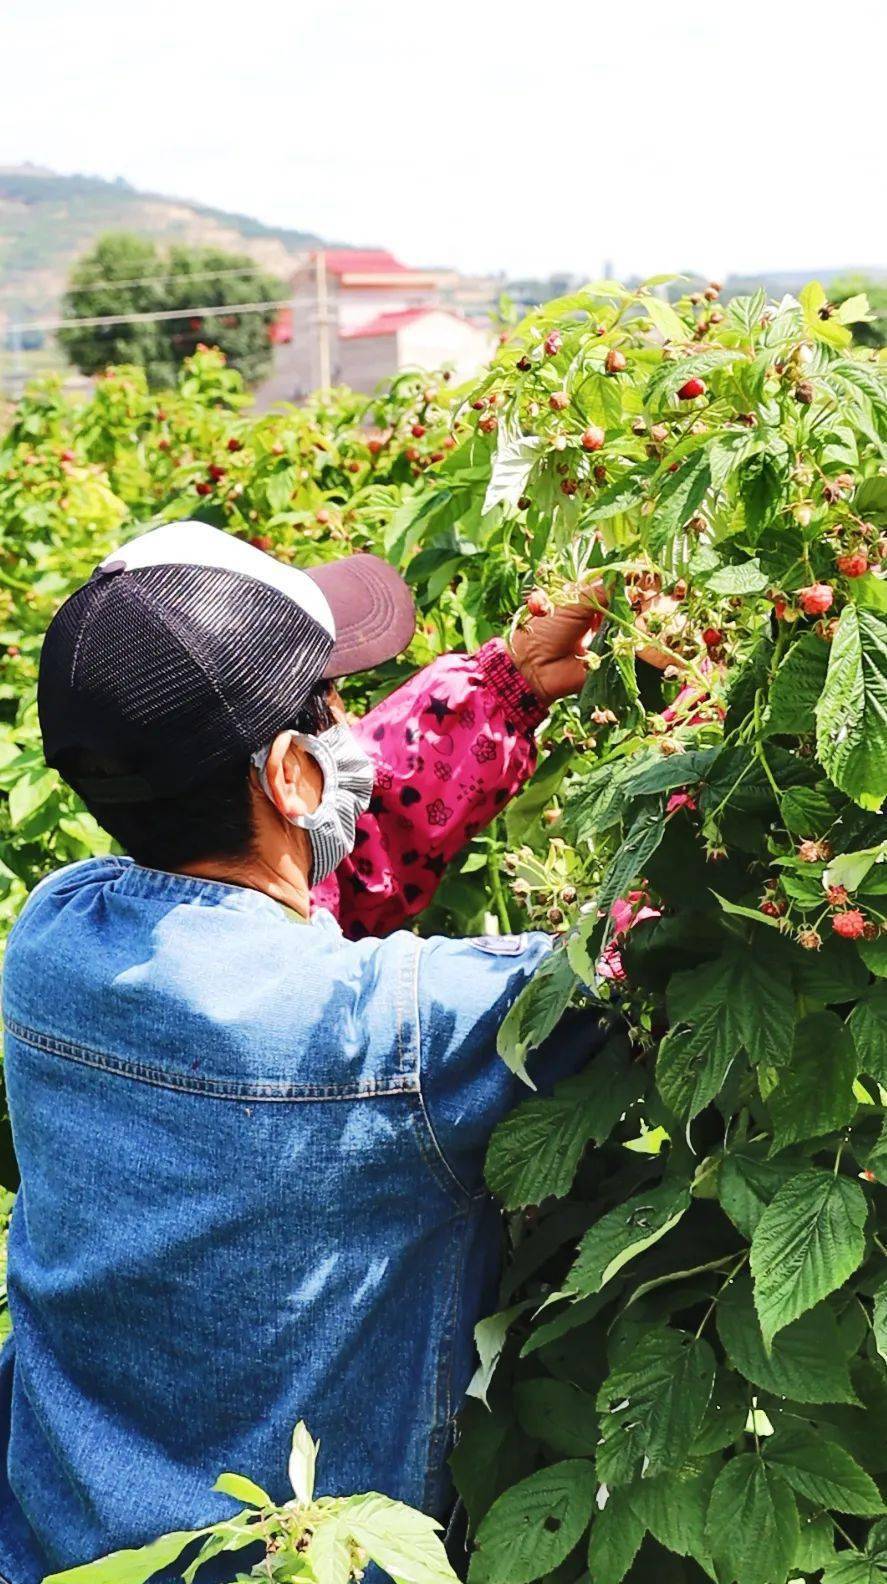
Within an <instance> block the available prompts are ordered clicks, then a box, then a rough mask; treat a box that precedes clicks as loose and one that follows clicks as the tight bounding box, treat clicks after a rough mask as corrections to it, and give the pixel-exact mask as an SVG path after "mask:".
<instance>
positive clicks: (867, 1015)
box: [847, 984, 887, 1087]
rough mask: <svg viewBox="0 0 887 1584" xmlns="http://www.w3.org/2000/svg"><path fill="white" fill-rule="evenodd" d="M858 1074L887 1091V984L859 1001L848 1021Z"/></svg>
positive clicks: (867, 993)
mask: <svg viewBox="0 0 887 1584" xmlns="http://www.w3.org/2000/svg"><path fill="white" fill-rule="evenodd" d="M847 1024H848V1027H849V1029H850V1033H851V1034H852V1036H853V1043H854V1045H855V1046H856V1054H857V1058H858V1065H859V1070H860V1071H861V1072H866V1073H868V1074H869V1077H871V1078H875V1079H876V1080H877V1082H878V1083H880V1084H883V1085H884V1086H885V1087H887V984H875V985H872V987H871V989H869V990H867V991H866V992H865V994H864V995H863V997H862V999H861V1000H859V1001H857V1003H856V1006H855V1007H854V1008H853V1011H852V1012H851V1014H850V1016H849V1018H848V1020H847Z"/></svg>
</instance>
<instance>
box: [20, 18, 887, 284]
mask: <svg viewBox="0 0 887 1584" xmlns="http://www.w3.org/2000/svg"><path fill="white" fill-rule="evenodd" d="M884 18H885V8H884V7H883V5H880V4H879V3H877V0H840V3H836V0H828V3H827V4H825V3H821V0H803V3H802V0H766V3H765V0H738V3H737V0H734V3H733V4H728V5H724V4H721V3H718V0H708V3H705V4H703V3H700V0H672V3H671V4H666V3H664V0H660V3H653V0H622V3H619V0H581V3H580V0H556V3H552V4H549V5H543V4H539V3H537V4H534V5H529V4H527V3H526V0H512V3H511V4H502V3H499V0H471V3H468V0H441V3H440V4H434V5H428V4H427V3H422V0H376V3H375V4H368V3H366V0H361V3H359V0H327V3H325V4H324V3H315V0H260V3H259V4H256V5H254V6H250V5H249V4H248V3H245V0H238V3H236V4H235V3H233V0H150V3H147V4H142V3H135V4H127V3H125V0H124V3H123V4H121V0H0V62H2V63H3V67H4V70H3V71H2V74H0V165H2V164H18V163H22V162H24V161H28V160H30V161H32V162H33V163H35V164H40V165H46V166H50V167H51V168H53V169H55V170H58V171H62V172H67V173H70V172H84V173H88V174H91V175H100V176H106V177H116V176H123V177H124V178H125V179H126V180H127V181H129V182H131V183H132V184H133V185H134V186H136V187H140V188H146V189H150V190H153V191H155V192H161V193H168V194H170V195H173V196H176V197H185V198H192V199H196V200H199V201H201V202H204V203H207V204H211V205H214V206H218V207H220V208H223V209H232V210H237V211H239V212H242V213H246V214H250V215H255V216H256V217H257V218H258V219H261V220H264V221H266V222H267V223H269V224H273V225H285V226H292V227H296V228H299V229H304V230H309V231H314V232H316V233H318V234H319V235H321V236H324V237H327V238H329V239H334V240H341V241H346V242H351V243H365V244H373V245H382V246H387V247H390V248H391V249H392V250H393V251H394V252H396V253H397V254H398V255H399V256H401V257H402V258H403V259H404V260H405V261H406V262H408V263H412V264H417V265H420V264H421V265H428V264H447V265H452V266H455V267H456V268H459V269H462V270H466V271H488V270H489V271H496V270H504V271H506V272H507V273H508V274H509V275H511V276H514V275H543V276H545V275H548V274H550V273H551V272H553V271H560V270H565V271H568V272H570V273H576V274H579V275H584V276H586V277H593V276H596V275H599V274H600V273H601V271H602V269H603V266H604V265H605V263H607V264H609V265H611V266H612V268H613V270H614V271H615V273H616V274H617V275H627V274H632V273H634V274H652V273H658V272H660V271H661V272H664V271H668V270H681V269H691V268H692V269H696V270H700V271H702V272H704V273H706V274H709V275H714V276H722V275H725V274H728V273H731V272H732V273H737V272H739V273H745V272H754V271H758V270H762V269H770V270H774V269H793V268H799V267H803V268H805V269H811V270H815V269H825V268H831V267H836V266H843V265H862V266H866V265H868V266H875V267H883V266H887V206H885V204H884V186H885V182H884V170H885V159H884V147H883V90H884V82H883V61H884V58H885V56H884V46H885V42H887V24H885V20H884Z"/></svg>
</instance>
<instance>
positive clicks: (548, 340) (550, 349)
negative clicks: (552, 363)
mask: <svg viewBox="0 0 887 1584" xmlns="http://www.w3.org/2000/svg"><path fill="white" fill-rule="evenodd" d="M563 344H564V338H563V336H562V335H561V333H560V331H559V330H552V331H551V333H550V334H549V335H547V336H546V337H545V351H546V352H547V354H548V356H549V357H554V355H555V353H556V352H559V351H560V349H561V347H562V346H563Z"/></svg>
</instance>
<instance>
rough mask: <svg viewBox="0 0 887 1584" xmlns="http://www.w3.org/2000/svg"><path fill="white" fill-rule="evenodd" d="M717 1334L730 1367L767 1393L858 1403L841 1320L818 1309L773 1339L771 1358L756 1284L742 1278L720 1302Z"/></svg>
mask: <svg viewBox="0 0 887 1584" xmlns="http://www.w3.org/2000/svg"><path fill="white" fill-rule="evenodd" d="M716 1318H717V1327H718V1335H719V1337H720V1339H721V1342H722V1343H723V1346H724V1351H725V1352H726V1354H727V1357H728V1359H729V1360H730V1363H731V1364H732V1365H733V1366H734V1368H735V1369H737V1370H738V1371H739V1373H740V1374H741V1375H743V1376H744V1377H745V1379H746V1380H749V1381H751V1382H752V1383H753V1385H755V1386H759V1387H760V1388H761V1390H762V1391H768V1392H773V1394H774V1395H775V1396H777V1397H786V1398H788V1399H790V1400H791V1401H793V1402H799V1403H856V1402H857V1400H858V1399H857V1397H856V1393H855V1392H854V1390H853V1384H852V1382H851V1380H850V1373H849V1368H848V1359H847V1351H846V1349H845V1347H844V1346H843V1343H842V1341H841V1336H840V1332H839V1331H838V1325H837V1321H836V1320H835V1317H834V1314H833V1313H832V1311H831V1309H830V1308H829V1307H828V1305H827V1304H825V1303H820V1304H816V1305H815V1307H814V1308H813V1309H809V1310H808V1311H807V1313H806V1314H803V1315H800V1316H799V1318H798V1319H797V1320H793V1321H792V1323H791V1325H788V1326H786V1327H785V1329H784V1330H782V1331H780V1332H779V1335H778V1336H776V1337H774V1339H773V1343H772V1346H771V1349H770V1352H769V1353H768V1352H767V1350H766V1348H765V1347H764V1338H763V1336H762V1334H761V1329H760V1326H759V1324H758V1318H757V1315H756V1314H755V1308H754V1300H753V1297H752V1288H751V1282H750V1281H749V1280H748V1278H747V1277H745V1276H739V1277H737V1278H736V1280H735V1281H734V1282H731V1284H730V1286H729V1287H728V1288H727V1289H726V1290H725V1292H724V1293H723V1295H722V1297H721V1298H720V1299H719V1301H718V1306H717V1311H716Z"/></svg>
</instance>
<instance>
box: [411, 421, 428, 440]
mask: <svg viewBox="0 0 887 1584" xmlns="http://www.w3.org/2000/svg"><path fill="white" fill-rule="evenodd" d="M424 433H425V425H424V424H420V423H414V424H412V425H411V426H410V434H411V435H412V436H413V438H414V439H415V440H421V438H422V436H423V434H424Z"/></svg>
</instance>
